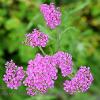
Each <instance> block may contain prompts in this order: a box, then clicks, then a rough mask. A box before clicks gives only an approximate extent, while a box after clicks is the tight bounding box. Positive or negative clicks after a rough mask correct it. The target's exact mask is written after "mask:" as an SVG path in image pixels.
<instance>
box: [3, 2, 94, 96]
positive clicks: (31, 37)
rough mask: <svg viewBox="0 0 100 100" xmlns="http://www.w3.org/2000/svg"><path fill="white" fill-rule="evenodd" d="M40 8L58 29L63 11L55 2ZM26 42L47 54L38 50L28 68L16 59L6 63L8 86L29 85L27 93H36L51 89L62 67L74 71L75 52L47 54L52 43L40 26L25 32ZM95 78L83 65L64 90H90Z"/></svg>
mask: <svg viewBox="0 0 100 100" xmlns="http://www.w3.org/2000/svg"><path fill="white" fill-rule="evenodd" d="M40 11H41V13H42V14H43V16H44V19H45V21H46V24H47V26H48V27H49V28H50V29H55V28H56V27H57V26H58V25H60V23H61V12H60V10H58V9H57V8H56V7H55V5H54V4H53V3H51V4H50V5H47V4H41V6H40ZM25 37H26V39H25V44H26V45H27V46H31V47H33V48H34V47H39V48H40V50H41V51H42V53H43V55H41V54H39V53H38V54H36V57H35V59H31V60H29V61H28V66H27V70H26V71H24V70H23V67H22V66H21V67H18V66H17V65H16V64H15V63H14V62H13V60H11V61H7V63H6V64H5V67H6V73H5V75H4V78H3V80H4V81H5V83H6V84H7V87H8V88H11V89H18V87H19V86H21V85H24V86H26V90H27V94H28V95H31V96H34V95H36V94H38V93H42V94H44V93H46V92H47V91H48V89H50V88H53V87H54V83H55V80H57V77H58V76H57V72H58V68H59V69H60V70H61V74H62V76H63V77H68V76H69V75H71V74H72V72H73V62H72V56H71V54H69V53H66V52H63V51H57V52H56V53H55V54H54V55H51V56H49V55H47V54H45V52H44V51H43V50H42V48H41V47H45V46H46V45H47V43H48V39H49V37H48V35H47V34H45V33H43V32H41V31H40V30H39V29H34V30H33V31H32V32H31V33H29V34H26V35H25ZM92 82H93V76H92V74H91V72H90V68H89V67H86V66H81V67H80V68H79V70H78V71H77V73H76V74H75V76H74V77H72V78H71V79H70V80H65V82H64V84H63V86H64V90H65V91H66V92H67V93H69V94H74V93H76V92H86V91H87V90H88V88H89V87H90V85H91V84H92Z"/></svg>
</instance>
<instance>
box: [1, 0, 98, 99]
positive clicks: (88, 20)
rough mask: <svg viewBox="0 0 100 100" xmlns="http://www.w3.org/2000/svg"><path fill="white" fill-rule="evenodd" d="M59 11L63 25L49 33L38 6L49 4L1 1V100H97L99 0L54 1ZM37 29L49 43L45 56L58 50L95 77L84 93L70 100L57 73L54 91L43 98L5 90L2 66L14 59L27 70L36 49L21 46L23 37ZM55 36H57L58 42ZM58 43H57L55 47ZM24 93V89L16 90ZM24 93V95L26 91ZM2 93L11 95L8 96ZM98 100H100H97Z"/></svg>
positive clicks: (40, 0) (29, 1) (38, 1)
mask: <svg viewBox="0 0 100 100" xmlns="http://www.w3.org/2000/svg"><path fill="white" fill-rule="evenodd" d="M54 1H56V2H55V3H56V4H57V5H59V6H60V7H61V12H62V22H61V25H60V26H59V27H57V28H56V29H55V30H50V29H49V28H48V27H47V26H46V24H45V21H44V18H43V16H42V14H41V13H40V10H39V5H40V4H41V3H44V2H46V3H49V2H51V0H0V75H1V76H0V86H3V88H0V100H7V99H8V98H9V100H23V99H25V100H67V99H68V100H80V99H82V100H96V99H98V98H99V95H100V91H99V89H100V78H99V76H100V72H99V69H100V68H99V67H100V43H99V42H100V34H99V33H100V3H99V0H54ZM33 28H39V29H40V30H41V31H43V32H44V33H46V34H48V35H49V43H48V45H47V46H46V47H45V48H43V49H44V51H45V52H46V53H47V54H50V55H51V54H54V53H55V52H56V51H57V47H58V44H59V49H60V50H63V51H66V52H69V53H71V54H72V56H73V61H74V66H73V67H74V68H75V70H77V69H78V68H79V66H80V65H86V66H90V67H91V71H92V73H93V76H94V82H93V85H92V86H91V87H90V89H89V91H88V92H87V93H82V94H81V93H77V94H76V95H74V96H69V95H68V94H67V93H65V92H64V90H63V86H62V83H63V81H64V79H63V78H62V77H61V73H60V72H59V78H58V80H57V81H56V85H55V88H54V89H51V90H49V91H48V93H47V94H45V95H37V96H35V97H30V96H27V95H26V94H24V93H23V95H22V94H20V93H18V92H17V91H15V90H10V89H8V88H7V87H6V85H5V83H4V82H3V80H2V77H3V74H4V72H5V68H4V64H5V62H6V61H7V60H10V59H14V61H15V62H16V63H18V64H19V65H23V66H24V68H25V69H26V67H27V62H28V60H30V59H34V57H35V55H36V53H39V52H40V53H41V51H40V50H39V49H38V48H32V47H28V46H25V45H24V44H23V41H24V36H25V34H26V33H29V32H31V31H32V29H33ZM57 34H60V38H59V41H57ZM58 42H59V43H58ZM19 90H20V92H23V91H25V87H22V88H20V89H19ZM25 92H26V91H25ZM5 93H12V94H11V95H8V94H5ZM98 100H99V99H98Z"/></svg>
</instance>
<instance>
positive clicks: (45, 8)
mask: <svg viewBox="0 0 100 100" xmlns="http://www.w3.org/2000/svg"><path fill="white" fill-rule="evenodd" d="M40 11H41V13H42V14H43V16H44V19H45V21H46V24H47V26H49V27H50V28H51V29H54V28H56V27H57V26H58V25H60V23H61V12H60V10H59V9H58V8H56V7H55V5H54V4H53V3H50V5H47V4H41V6H40Z"/></svg>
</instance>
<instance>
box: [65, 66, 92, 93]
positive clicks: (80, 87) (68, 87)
mask: <svg viewBox="0 0 100 100" xmlns="http://www.w3.org/2000/svg"><path fill="white" fill-rule="evenodd" d="M92 82H93V76H92V74H91V72H90V68H89V67H88V68H86V67H85V66H81V67H80V69H79V70H78V72H77V73H76V75H75V77H74V78H72V79H71V80H70V81H69V80H66V81H65V82H64V90H65V91H66V92H68V93H69V94H74V93H76V92H86V91H87V90H88V89H89V87H90V85H91V84H92Z"/></svg>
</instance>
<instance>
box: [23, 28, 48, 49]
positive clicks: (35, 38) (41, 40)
mask: <svg viewBox="0 0 100 100" xmlns="http://www.w3.org/2000/svg"><path fill="white" fill-rule="evenodd" d="M47 42H48V35H47V34H44V33H43V32H40V31H39V30H37V29H34V30H33V31H32V33H29V34H26V40H25V44H26V45H28V46H32V47H36V46H41V47H45V46H46V44H47Z"/></svg>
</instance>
